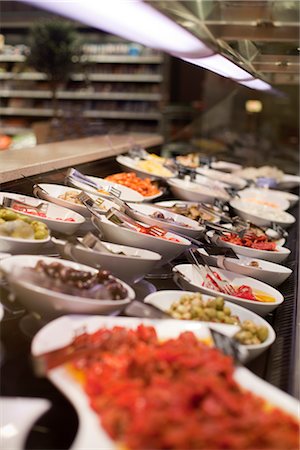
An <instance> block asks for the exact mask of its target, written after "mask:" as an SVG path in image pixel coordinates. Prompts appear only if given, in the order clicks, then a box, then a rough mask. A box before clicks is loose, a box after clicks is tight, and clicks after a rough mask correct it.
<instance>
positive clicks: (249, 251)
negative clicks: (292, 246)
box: [213, 236, 291, 263]
mask: <svg viewBox="0 0 300 450" xmlns="http://www.w3.org/2000/svg"><path fill="white" fill-rule="evenodd" d="M213 241H214V242H215V243H216V244H217V245H219V246H220V247H229V248H232V250H234V251H235V253H237V254H238V255H243V256H248V257H249V258H257V259H265V260H266V261H271V262H274V263H281V262H283V261H284V260H285V259H286V258H287V257H288V256H289V254H290V253H291V251H290V250H289V249H288V248H286V247H281V246H279V245H277V246H276V250H277V251H276V252H274V251H270V250H257V249H255V248H249V247H243V246H242V245H236V244H231V243H230V242H225V241H222V240H221V239H220V237H218V236H214V237H213Z"/></svg>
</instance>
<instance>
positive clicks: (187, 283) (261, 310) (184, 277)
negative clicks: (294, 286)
mask: <svg viewBox="0 0 300 450" xmlns="http://www.w3.org/2000/svg"><path fill="white" fill-rule="evenodd" d="M213 270H214V271H215V272H217V273H219V275H220V276H221V278H225V279H226V280H228V281H229V283H230V284H232V285H234V286H241V285H244V284H245V285H247V286H250V287H251V288H252V289H256V290H260V291H263V292H265V293H266V294H269V295H271V296H272V297H274V298H275V301H274V302H272V303H271V302H270V303H264V302H259V301H256V300H246V299H243V298H239V297H235V296H233V295H228V294H221V295H222V297H224V299H225V300H229V301H231V302H233V303H236V304H238V305H240V306H244V307H245V308H247V309H250V311H253V312H255V313H256V314H259V315H260V316H265V315H266V314H268V313H269V312H271V311H273V310H274V309H275V308H277V307H278V306H279V305H280V304H281V303H282V302H283V300H284V298H283V296H282V294H281V293H280V292H279V291H277V290H276V289H274V288H273V287H271V286H269V285H268V284H265V283H262V282H261V281H258V280H255V279H254V278H250V277H245V276H243V275H239V274H236V273H234V272H229V271H228V270H223V269H216V268H214V269H213ZM173 272H174V279H175V281H176V282H177V283H178V284H179V285H180V287H182V288H183V289H186V290H191V291H194V292H198V291H200V292H203V293H204V294H207V295H211V296H213V297H217V296H219V295H220V292H218V291H215V290H213V289H209V288H207V287H204V286H202V283H203V278H202V277H201V275H200V272H199V271H198V270H197V268H196V267H195V266H194V265H192V264H179V265H177V266H175V267H173Z"/></svg>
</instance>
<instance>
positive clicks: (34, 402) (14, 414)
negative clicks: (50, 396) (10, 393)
mask: <svg viewBox="0 0 300 450" xmlns="http://www.w3.org/2000/svg"><path fill="white" fill-rule="evenodd" d="M50 406H51V403H50V402H49V401H48V400H46V399H44V398H30V397H1V414H0V442H1V448H2V449H6V450H23V449H24V448H25V443H26V437H27V435H28V434H29V432H30V429H31V427H32V426H33V424H34V423H35V421H36V420H37V419H38V418H39V417H40V416H41V415H42V414H44V413H45V412H46V411H47V410H48V409H49V408H50Z"/></svg>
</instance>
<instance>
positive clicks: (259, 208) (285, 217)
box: [230, 199, 296, 228]
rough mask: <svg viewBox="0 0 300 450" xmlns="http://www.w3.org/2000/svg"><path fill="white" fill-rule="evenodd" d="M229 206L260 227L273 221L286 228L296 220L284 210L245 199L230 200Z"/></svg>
mask: <svg viewBox="0 0 300 450" xmlns="http://www.w3.org/2000/svg"><path fill="white" fill-rule="evenodd" d="M230 206H231V207H232V208H233V210H234V211H235V212H236V214H238V215H239V216H240V217H242V219H244V220H249V221H250V222H252V223H254V225H258V226H260V227H270V226H271V225H272V222H273V223H276V224H278V225H280V226H281V227H283V228H286V227H288V226H290V225H292V224H293V223H294V222H295V221H296V219H295V217H294V216H292V214H289V213H287V212H286V211H280V210H278V209H276V208H270V207H268V206H264V205H255V204H254V203H249V202H248V201H247V200H246V199H234V200H231V201H230Z"/></svg>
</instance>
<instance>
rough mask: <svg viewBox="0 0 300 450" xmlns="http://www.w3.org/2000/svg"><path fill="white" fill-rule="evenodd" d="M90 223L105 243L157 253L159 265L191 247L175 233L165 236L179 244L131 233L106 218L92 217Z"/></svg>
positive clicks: (188, 242) (135, 232)
mask: <svg viewBox="0 0 300 450" xmlns="http://www.w3.org/2000/svg"><path fill="white" fill-rule="evenodd" d="M92 223H93V224H94V225H95V227H96V228H97V229H98V230H99V231H100V233H102V234H103V238H104V239H105V240H106V241H109V242H114V243H116V244H121V245H129V246H131V247H135V246H136V247H138V248H144V249H146V250H151V251H153V252H156V253H159V254H160V255H161V256H162V259H161V261H160V263H159V265H163V264H166V263H167V262H169V261H172V260H173V259H174V258H176V257H177V256H179V255H180V254H181V253H183V252H184V251H185V250H186V249H187V248H189V246H190V245H191V242H190V241H189V240H188V239H185V238H182V237H180V236H178V235H176V234H175V233H170V232H168V233H167V236H168V237H170V238H173V239H178V240H179V242H173V241H169V240H167V239H162V238H159V237H155V236H149V235H147V234H143V233H139V232H137V231H132V230H129V229H127V228H122V227H120V226H118V225H115V224H114V223H112V222H111V221H110V220H108V219H107V218H106V217H103V218H102V219H101V220H100V219H98V218H96V217H92Z"/></svg>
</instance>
